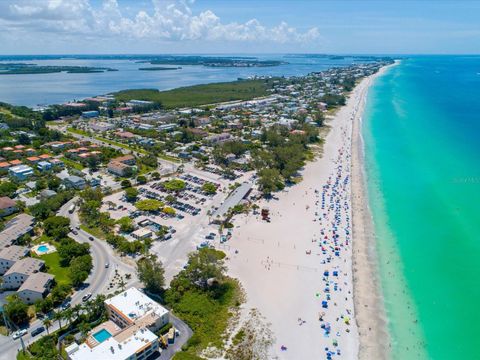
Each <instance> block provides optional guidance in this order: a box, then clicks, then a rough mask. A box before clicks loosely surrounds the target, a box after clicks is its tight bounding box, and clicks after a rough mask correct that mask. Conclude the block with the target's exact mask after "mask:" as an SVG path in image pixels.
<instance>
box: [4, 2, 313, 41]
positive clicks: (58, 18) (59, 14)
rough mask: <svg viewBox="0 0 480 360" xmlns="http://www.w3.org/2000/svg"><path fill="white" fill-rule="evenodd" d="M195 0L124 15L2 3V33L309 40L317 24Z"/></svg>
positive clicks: (109, 6) (75, 5)
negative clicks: (242, 14)
mask: <svg viewBox="0 0 480 360" xmlns="http://www.w3.org/2000/svg"><path fill="white" fill-rule="evenodd" d="M191 3H193V1H182V0H178V1H168V0H152V8H151V9H149V10H139V11H137V12H136V13H133V14H130V13H128V11H127V13H128V14H127V15H125V14H124V12H123V11H122V9H121V7H120V6H119V4H118V2H117V0H104V1H103V3H102V5H101V6H99V7H94V6H92V4H91V3H90V1H89V0H18V1H9V2H8V1H0V32H3V31H12V29H13V30H14V31H17V32H22V31H23V32H33V31H35V32H56V33H58V35H59V36H61V35H62V34H65V35H68V36H69V37H70V36H76V35H80V36H81V35H85V36H88V37H102V38H105V37H109V36H111V37H119V36H121V37H124V38H127V39H149V40H159V41H172V42H173V41H189V40H204V41H220V40H226V41H237V42H276V43H308V42H312V41H314V40H316V39H318V38H319V31H318V29H317V28H311V29H309V30H308V31H306V32H300V31H298V30H297V29H295V28H294V27H291V26H289V25H288V24H287V23H285V22H281V23H280V24H279V25H277V26H273V27H267V26H265V25H262V23H261V22H260V21H258V20H257V19H251V20H248V21H246V22H244V23H237V22H230V23H224V22H222V21H221V19H220V18H219V17H218V16H217V15H216V14H215V13H214V12H213V11H212V10H206V11H203V12H200V13H197V14H194V13H193V12H192V9H191V7H190V6H191Z"/></svg>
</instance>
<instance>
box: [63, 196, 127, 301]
mask: <svg viewBox="0 0 480 360" xmlns="http://www.w3.org/2000/svg"><path fill="white" fill-rule="evenodd" d="M76 201H77V198H73V199H72V200H70V201H69V202H67V203H66V204H65V205H63V206H62V207H61V209H60V210H59V212H58V215H60V216H65V217H68V218H69V219H70V226H71V227H72V228H76V227H78V226H80V220H79V218H78V213H77V211H75V212H74V213H73V214H70V213H69V212H68V209H69V208H70V206H71V205H72V204H73V203H74V202H76ZM77 232H78V234H77V235H75V234H73V233H70V234H69V236H70V237H71V238H72V239H74V240H75V241H77V242H80V243H88V244H90V253H91V255H92V259H93V269H92V272H91V273H90V276H89V277H88V278H87V280H86V281H85V283H86V284H88V287H86V288H85V289H82V290H80V291H77V292H76V293H75V295H74V296H73V297H72V304H73V305H75V304H77V303H79V302H81V299H82V297H83V296H84V295H86V294H87V293H92V294H93V295H97V294H100V293H103V292H104V291H105V289H106V287H107V285H108V283H109V282H110V280H111V279H112V278H113V276H114V274H115V270H116V269H117V270H119V271H121V272H124V273H130V274H132V279H131V280H130V281H129V283H128V285H129V286H131V285H133V284H134V283H135V282H136V277H135V274H136V271H135V268H134V266H132V265H130V264H127V263H125V262H123V261H122V260H121V259H120V258H119V257H118V256H117V255H116V254H115V253H114V251H113V249H112V247H111V246H110V245H109V244H108V243H106V242H105V241H103V240H100V239H98V238H96V237H94V236H92V235H90V234H89V233H87V232H85V231H83V230H82V229H80V230H78V231H77ZM90 237H91V238H93V239H94V240H93V241H90V240H89V238H90ZM106 264H108V265H109V267H108V268H106V267H105V265H106Z"/></svg>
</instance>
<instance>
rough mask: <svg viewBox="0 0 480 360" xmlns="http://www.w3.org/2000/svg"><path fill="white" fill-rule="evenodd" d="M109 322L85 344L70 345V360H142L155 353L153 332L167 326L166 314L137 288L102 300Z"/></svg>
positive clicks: (99, 328) (157, 348)
mask: <svg viewBox="0 0 480 360" xmlns="http://www.w3.org/2000/svg"><path fill="white" fill-rule="evenodd" d="M105 307H106V309H107V314H108V317H109V320H108V321H106V322H104V323H102V324H100V325H99V326H97V327H96V328H95V329H93V330H92V332H91V333H90V335H89V336H88V338H87V341H86V342H85V343H83V344H81V345H77V344H72V345H70V346H69V347H68V348H67V349H66V351H67V355H68V359H70V360H110V359H112V360H113V359H115V360H126V359H128V360H143V359H146V358H147V357H148V356H150V355H151V354H152V353H154V352H155V351H158V350H159V344H158V337H157V335H155V334H154V331H157V330H159V329H160V328H161V327H163V326H165V325H166V324H167V323H168V322H169V312H168V310H167V309H165V308H164V307H163V306H161V305H160V304H158V303H157V302H155V301H154V300H152V299H151V298H149V297H148V296H147V295H145V294H144V293H142V292H141V291H140V290H138V289H137V288H130V289H127V290H125V291H124V292H122V293H120V294H118V295H116V296H114V297H112V298H110V299H107V300H105Z"/></svg>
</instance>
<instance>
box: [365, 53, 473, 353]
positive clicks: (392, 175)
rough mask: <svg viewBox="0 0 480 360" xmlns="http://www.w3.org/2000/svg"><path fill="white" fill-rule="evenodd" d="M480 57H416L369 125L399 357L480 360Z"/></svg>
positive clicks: (377, 91) (385, 281)
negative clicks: (478, 341) (479, 96)
mask: <svg viewBox="0 0 480 360" xmlns="http://www.w3.org/2000/svg"><path fill="white" fill-rule="evenodd" d="M479 73H480V57H447V56H444V57H441V56H438V57H413V58H410V59H408V60H404V61H402V63H401V64H400V65H399V66H396V67H393V68H392V69H390V70H389V71H388V72H386V74H385V75H383V76H382V77H380V78H378V79H377V81H376V83H375V84H374V86H373V87H372V88H371V89H370V93H369V97H368V101H367V106H366V112H365V121H364V129H363V134H364V138H365V143H366V166H367V169H366V170H367V177H368V190H369V199H370V206H371V210H372V215H373V218H374V223H375V231H376V237H377V249H378V256H379V266H380V271H381V277H382V288H383V292H384V296H385V305H386V311H387V316H388V318H389V330H390V333H391V337H392V357H393V358H395V359H417V358H420V359H424V358H431V359H455V358H463V359H478V358H480V349H479V348H478V346H477V339H478V337H479V335H480V312H479V311H478V310H477V306H478V303H479V302H480V287H479V286H478V285H479V282H480V280H479V279H480V266H479V265H478V263H479V260H480V237H479V234H480V212H479V206H480V141H479V140H478V134H479V132H480V116H479V114H480V99H479V98H478V89H479V88H480V76H479Z"/></svg>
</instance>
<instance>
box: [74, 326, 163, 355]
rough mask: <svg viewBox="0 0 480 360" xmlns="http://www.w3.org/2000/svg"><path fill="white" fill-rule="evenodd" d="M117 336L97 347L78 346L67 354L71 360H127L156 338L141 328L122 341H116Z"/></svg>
mask: <svg viewBox="0 0 480 360" xmlns="http://www.w3.org/2000/svg"><path fill="white" fill-rule="evenodd" d="M116 338H117V336H115V337H113V336H112V337H110V338H108V339H107V340H105V341H103V342H101V343H100V344H98V345H97V346H95V347H93V348H91V347H90V346H88V345H87V344H86V343H83V344H81V345H79V346H78V350H76V351H73V350H74V348H72V349H70V351H73V352H72V353H70V354H69V357H70V359H72V360H109V359H112V360H118V359H128V358H130V356H132V355H133V354H135V353H136V352H138V351H140V350H141V349H143V348H144V347H145V346H148V345H149V344H151V343H153V342H155V341H156V340H157V339H158V337H157V335H155V334H154V333H153V332H151V331H150V330H148V329H146V328H141V329H139V330H137V331H136V332H134V333H133V334H132V335H131V336H129V337H128V338H126V339H125V340H123V341H118V340H117V339H116Z"/></svg>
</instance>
